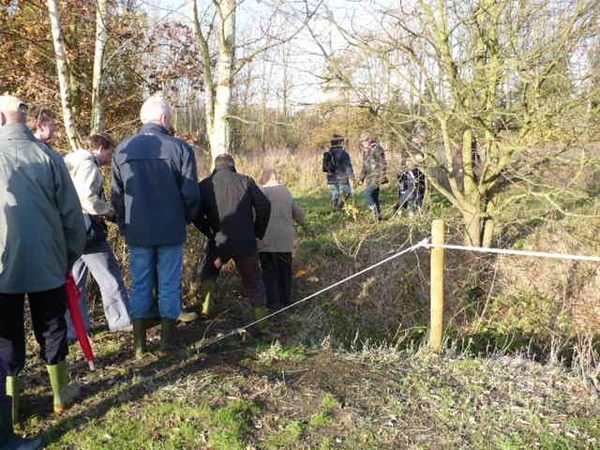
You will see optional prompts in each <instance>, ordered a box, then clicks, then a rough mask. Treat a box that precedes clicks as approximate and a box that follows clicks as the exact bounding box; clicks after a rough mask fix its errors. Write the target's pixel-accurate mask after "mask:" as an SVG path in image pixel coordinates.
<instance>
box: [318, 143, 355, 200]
mask: <svg viewBox="0 0 600 450" xmlns="http://www.w3.org/2000/svg"><path fill="white" fill-rule="evenodd" d="M345 141H346V139H345V138H344V137H343V136H342V135H339V134H334V135H333V137H332V139H331V147H330V148H329V150H328V151H327V152H325V153H324V154H323V171H324V172H327V184H328V185H329V186H330V187H331V205H332V208H333V210H334V211H340V210H342V209H343V208H344V204H345V203H346V200H348V199H349V198H350V197H351V196H352V186H351V185H350V180H352V179H353V178H354V170H353V169H352V161H351V159H350V155H349V154H348V152H347V151H346V149H345V148H344V143H345Z"/></svg>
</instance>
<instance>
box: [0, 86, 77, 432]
mask: <svg viewBox="0 0 600 450" xmlns="http://www.w3.org/2000/svg"><path fill="white" fill-rule="evenodd" d="M26 114H27V105H25V104H24V103H23V102H22V101H21V100H19V99H18V98H16V97H12V96H8V95H5V96H0V168H1V170H0V206H1V208H0V210H1V212H0V241H1V242H2V243H3V245H2V250H1V251H2V256H1V257H0V303H2V315H1V316H0V359H2V360H4V361H5V362H6V365H7V373H8V377H7V380H6V392H7V394H8V395H9V396H10V397H12V406H13V419H14V420H16V419H17V417H18V404H19V402H18V400H19V384H18V378H17V376H18V375H19V373H20V371H21V370H22V369H23V367H24V364H25V329H24V324H23V309H24V300H25V294H27V298H28V301H29V309H30V312H31V323H32V326H33V331H34V335H35V338H36V340H37V342H38V344H39V346H40V355H41V357H42V358H43V359H44V361H45V362H46V368H47V370H48V373H49V375H50V383H51V385H52V391H53V394H54V399H53V403H54V411H55V412H56V413H61V412H63V411H64V410H65V409H66V408H68V407H69V406H70V405H71V404H72V403H73V401H74V400H75V399H76V398H77V397H78V396H79V394H80V388H79V386H77V385H75V384H69V381H68V374H67V363H66V359H65V358H66V356H67V353H68V346H67V336H66V331H67V329H66V324H65V317H64V316H65V310H66V308H67V292H66V289H65V281H66V277H67V274H68V272H69V270H70V269H71V266H72V265H73V263H74V262H75V261H76V260H77V258H79V256H81V254H82V252H83V248H84V245H85V226H84V223H83V216H82V214H81V205H80V203H79V200H78V198H77V192H76V191H75V188H74V187H73V183H72V182H71V178H70V177H69V172H68V171H67V168H66V167H65V163H64V161H63V159H62V158H61V157H60V155H59V154H58V153H56V152H55V151H54V150H52V149H51V148H50V147H48V146H47V145H45V144H43V143H42V142H41V141H39V140H37V139H36V138H35V137H34V135H33V134H32V133H31V130H29V128H27V126H26V125H25V122H26Z"/></svg>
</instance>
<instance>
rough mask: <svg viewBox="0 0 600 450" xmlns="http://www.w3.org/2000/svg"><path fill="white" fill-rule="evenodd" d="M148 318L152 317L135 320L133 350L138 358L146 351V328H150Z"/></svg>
mask: <svg viewBox="0 0 600 450" xmlns="http://www.w3.org/2000/svg"><path fill="white" fill-rule="evenodd" d="M148 320H151V319H136V320H134V321H133V351H134V353H135V357H136V358H141V357H143V356H144V353H146V351H147V348H146V329H147V328H148Z"/></svg>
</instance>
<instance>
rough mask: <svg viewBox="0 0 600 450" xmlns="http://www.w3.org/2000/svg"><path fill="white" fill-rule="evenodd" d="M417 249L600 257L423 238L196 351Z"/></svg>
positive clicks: (596, 259)
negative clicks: (455, 243) (444, 242)
mask: <svg viewBox="0 0 600 450" xmlns="http://www.w3.org/2000/svg"><path fill="white" fill-rule="evenodd" d="M434 240H435V239H434ZM418 248H427V249H436V248H437V249H448V250H461V251H471V252H478V253H495V254H500V255H517V256H530V257H538V258H553V259H566V260H574V261H591V262H600V257H598V256H585V255H574V254H569V253H549V252H537V251H529V250H506V249H501V248H491V247H474V246H468V245H452V244H439V243H431V238H425V239H423V240H422V241H420V242H418V243H417V244H415V245H413V246H411V247H408V248H406V249H404V250H401V251H399V252H397V253H394V254H393V255H391V256H389V257H387V258H385V259H383V260H381V261H379V262H377V263H375V264H372V265H370V266H369V267H366V268H365V269H362V270H360V271H358V272H356V273H354V274H352V275H350V276H348V277H346V278H344V279H342V280H339V281H337V282H335V283H333V284H331V285H329V286H327V287H325V288H323V289H321V290H319V291H317V292H314V293H313V294H310V295H308V296H307V297H304V298H303V299H301V300H298V301H297V302H294V303H292V304H290V305H288V306H286V307H284V308H281V309H279V310H277V311H274V312H272V313H271V314H268V315H267V316H265V317H262V318H260V319H257V320H255V321H253V322H250V323H248V324H247V325H244V326H243V327H239V328H236V329H235V330H232V331H230V332H228V333H226V334H224V335H223V336H219V337H218V338H217V339H215V340H212V341H210V342H208V343H206V344H203V345H201V346H200V347H198V349H203V348H206V347H208V346H210V345H213V344H216V343H217V342H220V341H223V340H225V339H227V338H229V337H231V336H235V335H239V334H241V333H243V332H245V331H246V329H247V328H250V327H253V326H254V325H256V324H258V323H260V322H263V321H265V320H269V319H271V318H272V317H275V316H276V315H278V314H281V313H283V312H284V311H287V310H288V309H291V308H294V307H296V306H298V305H300V304H302V303H304V302H307V301H308V300H310V299H313V298H315V297H317V296H319V295H321V294H323V293H324V292H327V291H330V290H332V289H334V288H336V287H338V286H340V285H342V284H344V283H347V282H348V281H350V280H352V279H354V278H357V277H359V276H361V275H363V274H364V273H366V272H369V271H371V270H373V269H375V268H377V267H379V266H381V265H383V264H386V263H388V262H390V261H392V260H394V259H396V258H398V257H400V256H402V255H405V254H406V253H409V252H412V251H414V250H416V249H418Z"/></svg>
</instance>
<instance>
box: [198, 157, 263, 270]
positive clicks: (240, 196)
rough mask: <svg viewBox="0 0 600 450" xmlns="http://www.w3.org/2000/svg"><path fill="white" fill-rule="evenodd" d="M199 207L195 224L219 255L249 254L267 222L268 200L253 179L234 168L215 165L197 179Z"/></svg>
mask: <svg viewBox="0 0 600 450" xmlns="http://www.w3.org/2000/svg"><path fill="white" fill-rule="evenodd" d="M200 197H201V199H202V209H201V211H200V212H199V213H198V214H197V215H196V217H195V218H194V225H196V227H197V228H198V229H199V230H200V231H202V233H204V234H205V235H206V236H207V237H208V238H209V240H210V241H209V245H210V246H212V247H213V248H216V249H217V253H218V254H219V256H221V257H225V258H229V257H231V256H251V255H253V254H255V253H256V239H262V237H263V236H264V235H265V231H266V230H267V225H268V224H269V216H270V215H271V202H269V199H268V198H267V197H266V196H265V194H263V193H262V191H261V190H260V188H259V187H258V186H257V185H256V183H255V182H254V180H253V179H252V178H250V177H249V176H246V175H241V174H239V173H237V172H236V171H235V169H234V168H233V167H230V166H224V167H217V168H216V169H215V170H214V171H213V173H212V174H211V175H210V176H209V177H208V178H205V179H204V180H202V181H201V182H200Z"/></svg>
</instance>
